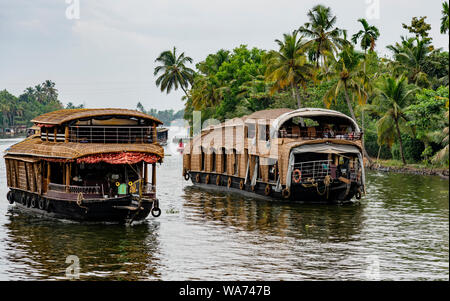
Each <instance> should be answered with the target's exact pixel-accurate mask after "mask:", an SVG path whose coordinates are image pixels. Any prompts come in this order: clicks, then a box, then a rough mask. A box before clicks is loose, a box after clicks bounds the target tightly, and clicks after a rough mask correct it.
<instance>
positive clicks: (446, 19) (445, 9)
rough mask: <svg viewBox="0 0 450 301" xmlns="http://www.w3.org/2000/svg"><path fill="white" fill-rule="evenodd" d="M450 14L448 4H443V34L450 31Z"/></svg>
mask: <svg viewBox="0 0 450 301" xmlns="http://www.w3.org/2000/svg"><path fill="white" fill-rule="evenodd" d="M449 18H450V16H449V12H448V2H447V1H445V2H443V3H442V17H441V33H442V34H446V33H447V31H448V30H449V27H448V26H449Z"/></svg>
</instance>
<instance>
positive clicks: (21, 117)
mask: <svg viewBox="0 0 450 301" xmlns="http://www.w3.org/2000/svg"><path fill="white" fill-rule="evenodd" d="M62 108H63V106H62V104H61V102H60V101H59V100H58V91H57V89H56V88H55V83H54V82H52V81H50V80H46V81H45V82H43V83H42V84H39V85H36V86H35V87H29V88H26V89H25V91H24V93H23V94H21V95H20V96H19V97H16V96H14V95H12V94H11V93H9V92H8V91H6V90H3V91H0V109H1V112H2V114H1V119H0V125H1V126H2V127H3V128H8V127H12V128H14V127H16V126H21V125H24V126H31V125H32V123H31V122H30V120H31V119H33V118H34V117H36V116H39V115H41V114H44V113H47V112H51V111H55V110H59V109H62Z"/></svg>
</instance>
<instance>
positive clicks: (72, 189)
mask: <svg viewBox="0 0 450 301" xmlns="http://www.w3.org/2000/svg"><path fill="white" fill-rule="evenodd" d="M48 190H53V191H59V192H65V193H80V192H81V193H83V194H102V187H101V186H99V185H96V186H73V185H70V186H66V185H64V184H55V183H49V184H48Z"/></svg>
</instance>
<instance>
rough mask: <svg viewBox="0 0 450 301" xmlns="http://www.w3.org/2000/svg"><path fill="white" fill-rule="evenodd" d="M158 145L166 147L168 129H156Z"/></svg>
mask: <svg viewBox="0 0 450 301" xmlns="http://www.w3.org/2000/svg"><path fill="white" fill-rule="evenodd" d="M156 133H157V138H158V143H159V144H160V145H163V146H164V145H167V139H168V137H169V129H168V128H164V127H157V128H156Z"/></svg>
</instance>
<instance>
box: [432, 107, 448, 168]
mask: <svg viewBox="0 0 450 301" xmlns="http://www.w3.org/2000/svg"><path fill="white" fill-rule="evenodd" d="M448 117H449V113H448V110H447V112H445V119H446V120H447V126H446V127H445V128H444V129H443V131H442V134H441V135H442V136H441V137H442V140H441V142H442V144H443V145H444V147H443V148H442V149H441V150H440V151H438V152H437V153H436V155H434V157H433V159H432V161H433V162H434V163H437V162H443V161H445V160H448V145H449V144H448V143H449V137H448V134H449V130H448Z"/></svg>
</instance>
